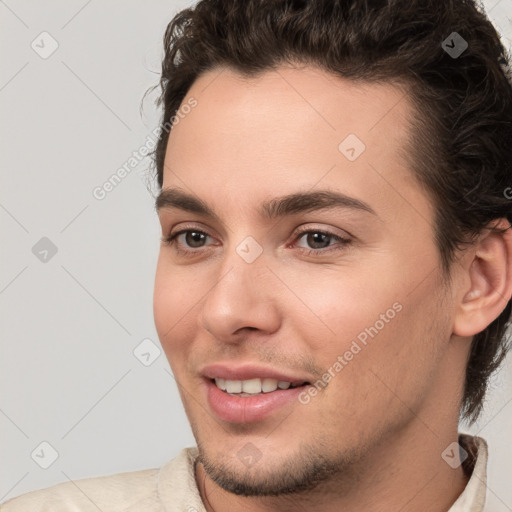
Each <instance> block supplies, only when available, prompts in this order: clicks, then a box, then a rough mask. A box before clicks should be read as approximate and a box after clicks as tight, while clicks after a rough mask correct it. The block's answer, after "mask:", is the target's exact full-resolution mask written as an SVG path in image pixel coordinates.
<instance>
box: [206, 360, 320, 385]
mask: <svg viewBox="0 0 512 512" xmlns="http://www.w3.org/2000/svg"><path fill="white" fill-rule="evenodd" d="M200 373H201V375H203V376H204V377H207V378H208V379H226V380H249V379H257V378H260V379H276V380H277V381H283V382H291V383H292V384H302V383H303V382H312V379H311V377H310V376H307V375H297V374H293V373H290V372H286V371H282V370H278V369H276V368H269V367H267V366H259V365H255V364H240V365H237V366H235V365H233V364H227V363H215V364H209V365H207V366H205V367H204V368H203V369H202V370H201V372H200Z"/></svg>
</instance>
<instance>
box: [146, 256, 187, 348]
mask: <svg viewBox="0 0 512 512" xmlns="http://www.w3.org/2000/svg"><path fill="white" fill-rule="evenodd" d="M189 281H190V276H183V275H180V273H179V272H177V271H176V268H171V267H170V266H169V265H166V264H165V261H164V260H163V257H162V256H160V257H159V261H158V264H157V269H156V275H155V286H154V292H153V317H154V322H155V327H156V330H157V333H158V337H159V339H160V343H161V344H162V347H163V349H164V350H165V352H166V354H167V357H168V358H169V354H170V353H171V352H174V351H176V349H177V348H178V345H179V343H180V340H183V339H186V335H184V332H185V331H186V330H187V329H190V328H191V321H192V316H193V311H194V310H193V309H191V308H192V307H193V304H194V302H195V301H194V300H193V296H192V291H191V290H192V288H189V286H187V287H186V293H185V290H184V286H183V283H187V282H189ZM191 286H193V285H191ZM171 349H172V350H171ZM176 352H177V351H176Z"/></svg>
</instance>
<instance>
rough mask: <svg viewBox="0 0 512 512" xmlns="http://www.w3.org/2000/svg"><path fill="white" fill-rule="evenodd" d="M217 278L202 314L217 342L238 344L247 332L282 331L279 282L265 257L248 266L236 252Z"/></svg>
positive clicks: (200, 315)
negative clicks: (280, 326) (280, 327)
mask: <svg viewBox="0 0 512 512" xmlns="http://www.w3.org/2000/svg"><path fill="white" fill-rule="evenodd" d="M217 276H218V277H217V278H216V281H215V283H214V284H213V285H212V287H211V288H210V290H209V292H207V294H206V297H205V300H204V301H203V303H202V305H201V310H200V314H199V321H200V323H201V327H202V328H204V329H205V330H207V331H208V332H209V333H211V335H212V336H213V337H214V338H215V339H216V340H218V341H221V342H224V343H231V344H236V343H240V342H241V341H242V340H243V339H244V338H245V337H247V331H253V330H257V331H261V332H262V333H265V334H269V333H272V332H275V331H277V330H278V329H279V325H280V314H279V303H278V301H279V297H278V290H279V288H278V283H279V280H278V279H277V278H276V277H275V275H274V274H273V273H272V272H271V271H270V270H269V268H268V267H267V265H266V261H265V258H264V256H263V254H262V255H261V256H260V257H259V258H257V259H256V260H255V261H253V262H251V263H248V262H247V261H245V260H244V259H243V258H242V257H240V256H239V254H237V252H236V251H235V250H234V249H233V250H232V251H231V254H229V255H227V256H226V257H225V258H224V261H223V264H222V265H221V266H220V268H219V272H218V274H217Z"/></svg>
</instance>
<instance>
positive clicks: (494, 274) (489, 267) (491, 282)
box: [453, 218, 512, 337]
mask: <svg viewBox="0 0 512 512" xmlns="http://www.w3.org/2000/svg"><path fill="white" fill-rule="evenodd" d="M492 226H493V227H494V228H497V229H506V231H504V232H502V233H497V232H494V231H488V230H487V229H486V230H485V231H484V233H483V234H482V235H481V236H480V237H479V238H478V241H477V242H476V243H475V245H474V247H473V248H472V250H471V253H470V254H471V257H470V260H469V262H468V264H466V265H465V266H464V272H465V276H464V279H463V281H464V283H465V289H463V290H461V291H462V299H461V300H460V302H459V303H458V304H457V311H456V315H455V318H454V326H453V334H455V335H457V336H462V337H467V336H474V335H475V334H478V333H479V332H482V331H483V330H484V329H485V328H486V327H487V326H488V325H489V324H491V323H492V322H493V321H494V320H495V319H496V318H498V316H499V315H500V313H501V312H502V311H503V310H504V309H505V306H506V305H507V303H508V301H509V300H510V298H511V296H512V229H511V227H510V222H509V221H508V220H507V219H504V218H503V219H500V220H499V221H498V222H497V223H493V224H492ZM468 281H469V288H468Z"/></svg>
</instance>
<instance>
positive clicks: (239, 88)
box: [163, 66, 429, 215]
mask: <svg viewBox="0 0 512 512" xmlns="http://www.w3.org/2000/svg"><path fill="white" fill-rule="evenodd" d="M192 99H193V100H195V102H196V105H195V106H194V107H193V108H186V109H183V114H182V116H180V120H179V122H178V123H177V124H176V125H175V126H174V127H173V129H172V130H171V134H170V136H169V142H168V146H167V152H166V159H165V169H164V184H163V188H164V189H165V188H166V187H171V186H179V187H181V188H185V189H186V188H189V189H190V190H191V191H193V193H196V194H197V195H199V196H200V197H201V198H203V199H205V200H206V202H210V203H211V204H213V203H214V195H216V196H217V197H220V196H222V200H221V203H223V204H225V205H228V204H229V202H232V201H233V198H234V197H235V196H238V200H240V198H242V197H243V198H244V201H252V200H255V201H256V200H258V198H259V199H263V198H268V197H272V196H275V195H283V194H284V193H286V192H292V191H294V190H296V189H297V188H300V189H302V190H304V189H308V190H309V189H313V188H314V187H316V186H319V187H320V188H325V187H327V188H330V189H335V190H340V191H341V192H344V193H348V194H350V195H352V196H354V197H363V196H365V197H366V198H367V199H368V201H367V202H369V203H370V204H371V202H372V201H376V203H377V208H378V203H379V202H381V203H382V200H383V199H386V198H384V196H385V195H387V196H388V197H387V200H389V199H391V198H393V199H395V200H396V199H397V198H398V196H402V200H403V198H404V197H407V196H408V195H410V194H413V195H414V194H418V193H419V192H420V191H419V188H418V184H417V182H416V181H415V179H414V177H413V175H412V173H411V171H410V169H409V165H408V162H407V158H406V155H407V154H408V143H407V141H408V138H409V136H410V128H409V121H410V119H411V117H412V116H413V115H414V111H413V108H412V106H411V102H410V98H409V96H408V94H407V92H406V90H405V88H404V87H401V86H398V85H396V84H391V83H368V82H364V83H363V82H354V81H350V80H347V79H344V78H340V77H337V76H334V75H332V74H329V73H327V72H326V71H324V70H321V69H319V68H316V67H311V66H303V67H300V68H293V67H279V68H276V69H275V70H269V71H265V72H263V73H261V74H259V75H257V76H253V77H249V78H248V77H246V76H243V75H241V74H240V73H238V72H236V71H234V70H232V69H230V68H215V69H212V70H210V71H208V72H206V73H204V74H203V75H201V76H200V77H199V78H198V79H197V80H196V81H195V82H194V83H193V85H192V87H191V88H190V90H189V91H188V93H187V96H186V97H185V98H184V100H183V102H182V105H181V107H183V106H184V105H185V104H186V103H190V101H191V100H192ZM399 189H401V190H399ZM406 189H408V190H406ZM276 192H279V194H277V193H276ZM393 196H394V197H393ZM411 199H412V198H411ZM407 201H408V200H407V199H406V202H407ZM217 202H218V199H217ZM258 202H262V201H258ZM216 206H219V205H218V204H217V205H216ZM383 207H384V208H389V206H388V205H386V204H384V205H383ZM421 208H422V207H421V206H420V209H421ZM423 213H424V215H428V214H429V208H428V205H425V207H424V212H423Z"/></svg>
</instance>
